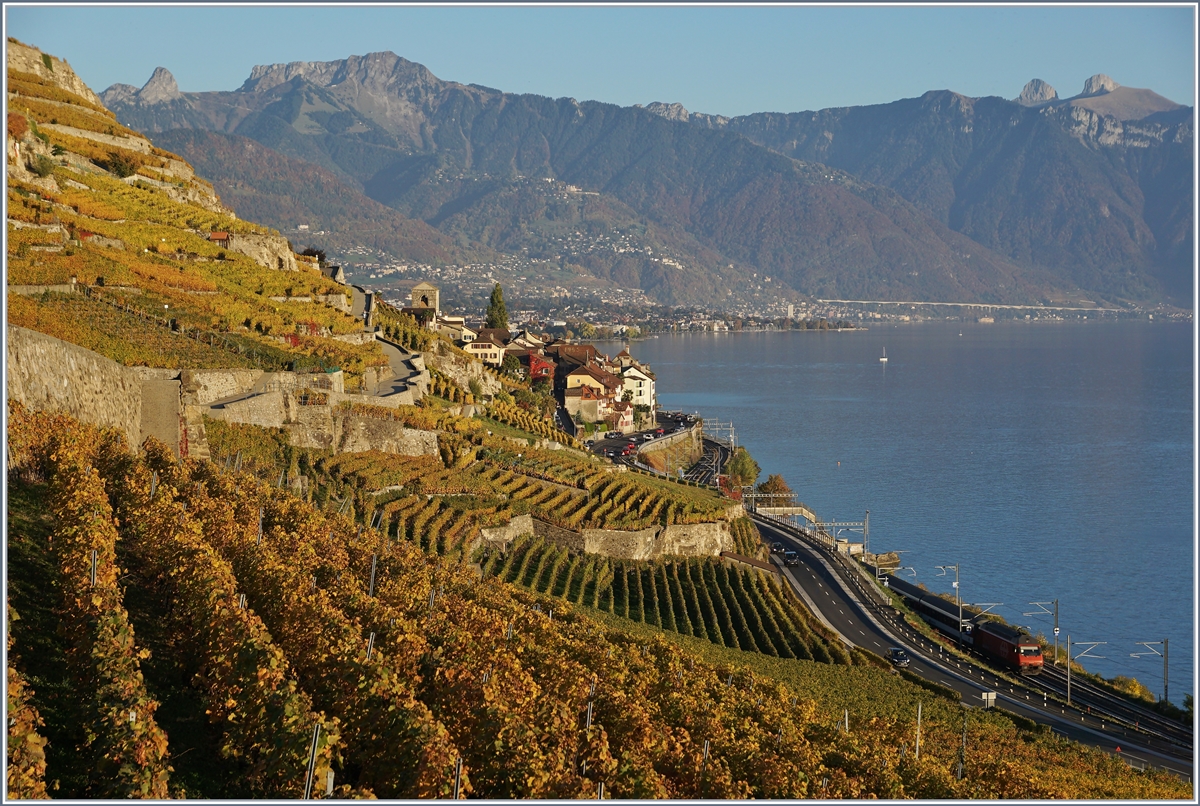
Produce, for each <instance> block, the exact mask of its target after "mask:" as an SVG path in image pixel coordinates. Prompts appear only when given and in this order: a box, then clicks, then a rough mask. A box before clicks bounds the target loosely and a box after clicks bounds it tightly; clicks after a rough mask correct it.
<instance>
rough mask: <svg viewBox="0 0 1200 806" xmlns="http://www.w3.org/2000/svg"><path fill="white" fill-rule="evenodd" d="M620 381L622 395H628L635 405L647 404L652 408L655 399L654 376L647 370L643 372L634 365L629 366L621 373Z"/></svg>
mask: <svg viewBox="0 0 1200 806" xmlns="http://www.w3.org/2000/svg"><path fill="white" fill-rule="evenodd" d="M621 381H622V386H623V389H622V397H624V394H625V393H628V394H629V395H630V398H629V399H630V400H631V401H632V402H633V404H634V405H635V406H649V407H650V408H651V409H653V408H654V406H655V403H656V399H655V395H654V376H653V375H650V374H649V373H647V372H643V371H642V370H640V369H638V368H637V367H636V366H632V365H631V366H629V367H626V368H625V371H624V372H622V373H621Z"/></svg>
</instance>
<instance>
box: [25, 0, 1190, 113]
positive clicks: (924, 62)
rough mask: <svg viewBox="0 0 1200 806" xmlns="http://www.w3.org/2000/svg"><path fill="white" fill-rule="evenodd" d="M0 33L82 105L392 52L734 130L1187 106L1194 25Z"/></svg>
mask: <svg viewBox="0 0 1200 806" xmlns="http://www.w3.org/2000/svg"><path fill="white" fill-rule="evenodd" d="M5 12H6V23H7V33H8V35H9V36H15V37H16V38H17V39H20V40H21V41H23V42H26V43H28V44H31V45H35V46H37V47H40V48H41V49H42V50H44V51H47V52H49V53H52V54H54V55H55V56H60V57H62V58H64V59H66V60H67V61H68V62H70V63H71V65H72V67H74V68H75V70H76V72H78V73H79V74H80V76H82V77H83V79H84V80H85V81H86V82H87V83H88V84H89V85H90V86H91V87H92V88H93V89H94V90H96V91H97V92H99V91H101V90H103V89H105V88H106V87H108V86H109V85H111V84H113V83H117V82H121V83H125V84H134V85H136V86H141V85H142V84H144V83H145V82H146V80H147V79H148V78H149V77H150V74H151V72H152V71H153V70H154V68H155V67H158V66H163V67H166V68H167V69H168V70H170V71H171V72H172V73H173V74H174V75H175V77H176V79H177V80H178V82H179V86H180V89H182V90H184V91H201V90H230V89H234V88H236V87H238V86H240V85H241V83H242V82H243V81H244V80H245V79H246V77H247V76H248V75H249V73H250V68H251V67H253V66H254V65H256V64H271V63H276V62H289V61H328V60H333V59H340V58H344V57H345V56H348V55H351V54H364V53H369V52H371V51H380V50H391V51H394V52H395V53H398V54H400V55H401V56H404V57H405V58H408V59H411V60H413V61H416V62H420V63H421V64H424V65H425V66H427V67H428V68H429V69H430V70H432V71H433V72H434V74H435V75H437V76H438V77H439V78H443V79H449V80H454V81H461V82H464V83H476V84H485V85H487V86H489V87H495V88H497V89H502V90H505V91H508V92H530V93H537V94H539V95H548V96H551V97H562V96H571V97H574V98H576V99H579V100H601V101H608V102H611V103H617V104H621V105H629V104H634V103H643V104H644V103H649V102H651V101H678V102H681V103H682V104H684V106H686V107H687V108H688V109H690V110H693V111H703V112H712V113H718V114H724V115H739V114H746V113H749V112H756V111H764V110H770V111H798V110H806V109H821V108H825V107H830V106H853V105H859V104H870V103H884V102H887V101H893V100H896V99H898V98H909V97H914V96H917V95H920V94H921V93H923V92H925V91H927V90H931V89H952V90H955V91H957V92H961V93H963V94H965V95H971V96H983V95H999V96H1003V97H1005V98H1014V97H1016V95H1017V94H1018V93H1019V92H1020V91H1021V87H1022V86H1024V84H1025V82H1026V81H1028V80H1029V79H1031V78H1041V79H1043V80H1045V81H1047V82H1049V83H1050V84H1051V85H1053V86H1054V87H1055V89H1057V90H1058V93H1059V96H1060V97H1068V96H1071V95H1075V94H1077V93H1079V92H1080V91H1081V90H1082V89H1083V83H1084V81H1085V80H1086V79H1087V78H1088V77H1089V76H1091V75H1093V74H1095V73H1107V74H1108V75H1110V76H1111V77H1112V78H1113V79H1115V80H1116V81H1117V82H1118V83H1120V84H1124V85H1127V86H1132V87H1148V88H1150V89H1153V90H1155V91H1156V92H1158V93H1160V94H1162V95H1165V96H1166V97H1168V98H1170V99H1171V100H1174V101H1177V102H1179V103H1183V104H1192V103H1193V94H1194V80H1193V76H1194V66H1195V55H1194V37H1195V21H1194V10H1193V7H1192V6H1190V5H1187V6H1184V5H1178V4H1177V5H1172V6H1158V7H1147V6H1144V5H1142V6H1129V7H1113V6H1107V7H1102V6H1067V7H1041V6H1008V7H979V6H973V7H972V6H961V7H928V6H926V7H896V6H891V7H862V6H858V7H855V6H840V7H804V6H791V7H778V6H776V7H771V8H761V7H760V8H744V7H696V6H690V7H689V6H683V7H680V6H674V7H621V8H612V7H602V8H597V7H593V8H579V7H536V8H529V7H500V8H497V7H491V8H478V7H476V8H467V7H397V6H373V7H355V8H346V7H336V8H335V7H317V8H312V7H308V8H305V7H187V8H181V7H146V6H139V5H135V6H124V7H111V8H103V7H101V8H97V7H82V8H81V7H74V8H70V7H63V6H57V7H56V6H41V7H36V6H30V7H14V6H12V5H6V6H5Z"/></svg>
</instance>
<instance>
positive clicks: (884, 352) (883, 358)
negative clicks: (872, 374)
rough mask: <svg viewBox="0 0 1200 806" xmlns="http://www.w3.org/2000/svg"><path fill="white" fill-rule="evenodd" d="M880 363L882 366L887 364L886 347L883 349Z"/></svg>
mask: <svg viewBox="0 0 1200 806" xmlns="http://www.w3.org/2000/svg"><path fill="white" fill-rule="evenodd" d="M879 363H880V364H886V363H887V348H886V347H884V348H883V357H882V358H880V359H879Z"/></svg>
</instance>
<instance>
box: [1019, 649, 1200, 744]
mask: <svg viewBox="0 0 1200 806" xmlns="http://www.w3.org/2000/svg"><path fill="white" fill-rule="evenodd" d="M1029 682H1030V683H1031V684H1032V686H1033V687H1038V688H1044V689H1046V690H1048V691H1052V692H1053V693H1054V694H1056V695H1058V696H1059V697H1061V698H1062V699H1064V700H1065V699H1066V697H1067V674H1066V670H1065V669H1063V668H1058V667H1055V666H1052V665H1050V664H1047V665H1046V666H1045V667H1043V669H1042V673H1041V674H1040V675H1038V676H1037V677H1035V678H1030V679H1029ZM1071 704H1072V705H1074V706H1075V707H1077V708H1082V709H1090V710H1091V711H1092V712H1093V713H1102V714H1104V715H1105V716H1107V717H1108V718H1110V719H1112V720H1113V721H1115V722H1120V723H1122V724H1124V725H1126V726H1128V727H1133V728H1135V729H1136V730H1138V731H1141V732H1145V733H1148V734H1150V735H1152V736H1156V737H1158V738H1160V739H1164V740H1166V741H1169V742H1172V743H1173V744H1177V745H1179V746H1182V747H1186V748H1188V749H1191V747H1192V743H1193V740H1194V734H1193V732H1192V730H1191V729H1190V728H1189V726H1187V725H1184V724H1182V723H1180V722H1179V721H1177V720H1174V719H1171V718H1170V717H1167V716H1164V715H1162V714H1160V713H1157V712H1155V711H1152V710H1150V709H1149V708H1144V707H1141V706H1139V705H1137V704H1136V703H1132V702H1129V701H1128V700H1124V699H1122V698H1121V697H1119V696H1117V695H1114V694H1110V693H1109V692H1107V691H1105V690H1103V689H1101V688H1100V687H1098V686H1096V685H1095V684H1094V683H1092V682H1091V681H1088V680H1086V679H1083V678H1080V677H1076V676H1074V675H1072V677H1071Z"/></svg>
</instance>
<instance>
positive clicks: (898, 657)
mask: <svg viewBox="0 0 1200 806" xmlns="http://www.w3.org/2000/svg"><path fill="white" fill-rule="evenodd" d="M888 660H890V661H891V662H892V665H893V666H895V667H896V668H898V669H907V668H908V664H909V657H908V653H907V652H905V651H904V650H903V649H901V648H900V647H898V646H894V647H892V648H891V649H889V650H888Z"/></svg>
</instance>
